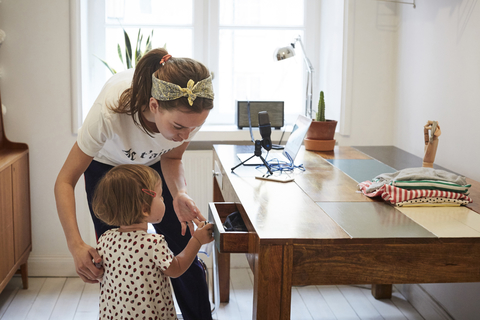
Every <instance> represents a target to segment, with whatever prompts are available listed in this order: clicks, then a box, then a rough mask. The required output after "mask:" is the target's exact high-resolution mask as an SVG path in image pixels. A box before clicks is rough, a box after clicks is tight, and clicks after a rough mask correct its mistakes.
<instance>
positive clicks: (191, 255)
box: [163, 221, 213, 278]
mask: <svg viewBox="0 0 480 320" xmlns="http://www.w3.org/2000/svg"><path fill="white" fill-rule="evenodd" d="M195 222H197V221H195ZM199 224H204V222H203V221H202V222H199ZM197 225H198V224H197ZM212 232H213V224H211V223H209V224H207V225H203V226H199V227H198V229H197V230H195V233H194V234H193V237H192V238H191V239H190V241H189V242H188V244H187V246H186V247H185V249H183V251H182V252H180V253H179V254H178V255H176V256H175V257H174V258H173V259H172V263H171V264H170V266H169V267H168V269H167V270H165V271H164V272H163V273H164V274H165V275H166V276H169V277H171V278H178V277H180V276H181V275H182V274H183V273H184V272H185V271H186V270H187V269H188V268H189V267H190V265H191V264H192V262H193V260H194V259H195V256H196V255H197V253H198V250H200V247H201V246H202V245H203V244H206V243H209V242H211V241H213V235H212Z"/></svg>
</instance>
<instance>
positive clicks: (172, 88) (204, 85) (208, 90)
mask: <svg viewBox="0 0 480 320" xmlns="http://www.w3.org/2000/svg"><path fill="white" fill-rule="evenodd" d="M152 96H153V97H154V98H155V99H157V100H160V101H170V100H175V99H178V98H181V97H188V103H189V104H190V105H193V101H194V100H195V99H197V97H201V98H207V99H212V100H213V85H212V76H209V77H208V78H206V79H203V80H201V81H198V82H197V83H195V82H194V81H193V80H192V79H190V80H188V83H187V87H186V88H182V87H180V86H179V85H176V84H174V83H170V82H167V81H163V80H160V79H158V78H157V77H155V74H152Z"/></svg>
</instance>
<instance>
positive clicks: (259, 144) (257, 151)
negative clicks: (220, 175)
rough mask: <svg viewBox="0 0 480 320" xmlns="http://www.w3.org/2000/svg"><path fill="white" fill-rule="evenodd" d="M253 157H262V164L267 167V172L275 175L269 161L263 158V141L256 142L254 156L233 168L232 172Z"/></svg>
mask: <svg viewBox="0 0 480 320" xmlns="http://www.w3.org/2000/svg"><path fill="white" fill-rule="evenodd" d="M253 157H260V159H262V162H263V164H264V165H265V167H267V170H268V173H270V175H273V172H272V169H270V165H269V164H268V163H267V161H265V159H264V158H263V157H262V141H260V140H255V152H254V154H253V155H252V156H251V157H250V158H248V159H246V160H244V161H242V162H241V163H239V164H237V165H236V166H235V167H233V168H232V172H233V170H235V169H236V168H237V167H239V166H241V165H242V164H244V163H245V162H247V161H248V160H250V159H252V158H253Z"/></svg>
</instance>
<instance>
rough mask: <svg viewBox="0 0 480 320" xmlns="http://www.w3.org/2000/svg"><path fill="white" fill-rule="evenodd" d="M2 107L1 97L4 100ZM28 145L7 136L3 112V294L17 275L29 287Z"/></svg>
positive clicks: (0, 118) (0, 184) (0, 211)
mask: <svg viewBox="0 0 480 320" xmlns="http://www.w3.org/2000/svg"><path fill="white" fill-rule="evenodd" d="M0 106H1V98H0ZM28 157H29V154H28V146H27V145H26V144H24V143H15V142H11V141H9V140H8V139H7V137H6V136H5V130H4V127H3V114H2V112H1V111H0V292H1V291H2V290H3V289H4V288H5V286H6V285H7V284H8V282H9V281H10V279H11V278H12V277H13V275H14V274H15V273H20V274H21V275H22V281H23V288H24V289H27V288H28V269H27V260H28V256H29V254H30V251H31V250H32V235H31V234H32V232H31V221H30V178H29V158H28Z"/></svg>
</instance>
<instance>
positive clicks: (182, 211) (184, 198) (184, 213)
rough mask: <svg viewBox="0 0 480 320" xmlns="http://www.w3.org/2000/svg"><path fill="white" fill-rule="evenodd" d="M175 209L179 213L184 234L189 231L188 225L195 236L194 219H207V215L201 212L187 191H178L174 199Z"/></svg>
mask: <svg viewBox="0 0 480 320" xmlns="http://www.w3.org/2000/svg"><path fill="white" fill-rule="evenodd" d="M173 209H174V210H175V213H176V214H177V217H178V220H179V221H180V224H181V225H182V236H184V235H185V232H186V231H187V226H188V227H189V229H190V234H191V235H192V236H193V231H194V230H193V220H194V219H197V220H199V221H206V220H207V219H205V217H204V216H203V215H202V214H201V213H200V210H199V209H198V208H197V205H196V204H195V201H193V200H192V198H190V196H189V195H188V194H186V193H178V194H177V196H176V197H175V198H174V199H173Z"/></svg>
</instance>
